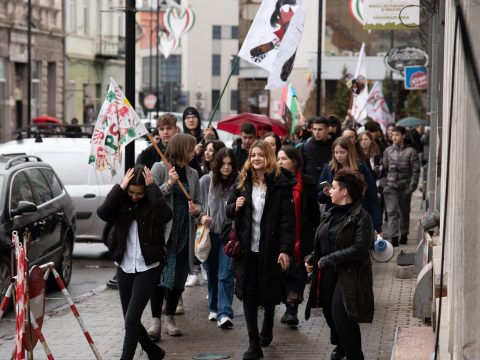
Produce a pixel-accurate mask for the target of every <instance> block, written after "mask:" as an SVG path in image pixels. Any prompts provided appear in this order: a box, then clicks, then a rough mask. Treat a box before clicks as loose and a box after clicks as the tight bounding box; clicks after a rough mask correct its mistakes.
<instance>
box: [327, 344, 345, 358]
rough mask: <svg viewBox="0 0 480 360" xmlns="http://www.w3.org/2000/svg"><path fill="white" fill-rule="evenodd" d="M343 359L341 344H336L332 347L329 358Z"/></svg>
mask: <svg viewBox="0 0 480 360" xmlns="http://www.w3.org/2000/svg"><path fill="white" fill-rule="evenodd" d="M343 359H345V353H344V352H343V349H342V347H341V346H337V347H336V348H335V349H333V351H332V354H331V355H330V360H343Z"/></svg>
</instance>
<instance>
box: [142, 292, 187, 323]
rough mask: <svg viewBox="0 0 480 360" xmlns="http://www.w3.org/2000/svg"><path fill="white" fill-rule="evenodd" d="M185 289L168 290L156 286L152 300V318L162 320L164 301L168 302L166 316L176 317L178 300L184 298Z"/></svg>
mask: <svg viewBox="0 0 480 360" xmlns="http://www.w3.org/2000/svg"><path fill="white" fill-rule="evenodd" d="M182 293H183V289H180V288H173V289H167V288H165V287H163V286H155V290H154V291H153V294H152V298H151V299H150V307H151V308H152V317H155V318H160V317H161V316H162V307H163V301H164V300H166V301H167V308H166V311H165V314H166V315H175V311H176V310H177V305H178V300H179V299H180V296H182Z"/></svg>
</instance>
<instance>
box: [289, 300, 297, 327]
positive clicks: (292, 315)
mask: <svg viewBox="0 0 480 360" xmlns="http://www.w3.org/2000/svg"><path fill="white" fill-rule="evenodd" d="M297 313H298V304H297V303H287V311H286V314H287V316H286V323H287V324H288V325H289V326H297V325H298V317H297Z"/></svg>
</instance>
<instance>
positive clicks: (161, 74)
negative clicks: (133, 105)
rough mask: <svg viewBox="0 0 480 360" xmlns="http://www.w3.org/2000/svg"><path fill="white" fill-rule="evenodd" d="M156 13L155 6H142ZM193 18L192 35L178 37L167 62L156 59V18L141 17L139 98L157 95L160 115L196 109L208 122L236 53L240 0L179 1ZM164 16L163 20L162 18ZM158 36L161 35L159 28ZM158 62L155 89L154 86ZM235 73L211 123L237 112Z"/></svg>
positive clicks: (236, 74)
mask: <svg viewBox="0 0 480 360" xmlns="http://www.w3.org/2000/svg"><path fill="white" fill-rule="evenodd" d="M144 5H145V6H151V7H152V9H156V7H157V2H156V1H153V2H152V1H145V2H144ZM181 6H182V7H188V8H190V9H192V11H193V12H194V13H195V23H194V26H193V28H192V30H191V31H190V32H188V33H186V34H184V35H183V36H182V37H181V45H180V47H179V48H177V49H176V50H175V51H173V53H172V54H171V55H170V56H169V57H168V58H167V59H166V58H165V57H164V56H163V55H162V53H160V55H159V58H158V60H157V56H156V31H155V28H156V14H155V13H148V12H145V14H140V23H141V26H142V28H143V33H144V37H143V38H142V40H141V42H140V48H141V50H140V54H141V57H142V60H141V61H142V81H141V83H142V87H141V95H140V98H142V96H143V94H147V93H155V92H156V89H157V88H158V89H159V96H158V97H159V102H158V107H159V110H160V111H171V112H182V111H183V110H184V109H185V107H187V106H194V107H196V108H197V109H198V110H199V112H200V114H201V115H202V118H203V120H207V119H208V118H209V116H210V114H211V112H212V110H213V108H214V107H215V104H216V102H217V100H218V98H219V97H220V94H221V91H222V89H223V87H224V85H225V83H226V82H227V79H228V76H229V74H230V70H231V68H232V65H233V63H234V61H235V57H236V55H237V53H238V50H239V48H238V9H239V7H238V0H211V1H209V2H208V4H205V2H204V1H201V0H184V1H181ZM162 16H163V14H162ZM160 31H163V29H162V28H160ZM157 61H158V85H157ZM237 83H238V68H237V69H235V71H234V72H233V75H232V77H231V79H230V81H229V82H228V85H227V88H226V90H225V93H224V95H223V98H222V100H221V102H220V106H219V109H218V111H217V112H216V115H215V120H218V119H220V118H221V117H223V116H226V115H230V114H232V113H236V112H237V111H238V85H237Z"/></svg>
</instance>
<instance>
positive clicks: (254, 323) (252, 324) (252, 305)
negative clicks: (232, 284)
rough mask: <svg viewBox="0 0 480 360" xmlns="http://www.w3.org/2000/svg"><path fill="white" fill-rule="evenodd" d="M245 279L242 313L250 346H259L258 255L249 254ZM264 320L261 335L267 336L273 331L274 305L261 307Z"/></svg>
mask: <svg viewBox="0 0 480 360" xmlns="http://www.w3.org/2000/svg"><path fill="white" fill-rule="evenodd" d="M249 255H250V260H249V266H248V273H247V278H246V279H245V282H246V286H245V293H244V296H243V313H244V314H245V322H246V324H247V331H248V339H249V342H250V345H253V346H255V347H259V346H260V336H259V333H258V319H257V317H258V306H259V299H258V271H259V269H258V253H253V252H250V254H249ZM263 308H264V318H263V326H262V335H268V334H269V333H272V330H273V317H274V315H275V305H265V304H264V305H263Z"/></svg>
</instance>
